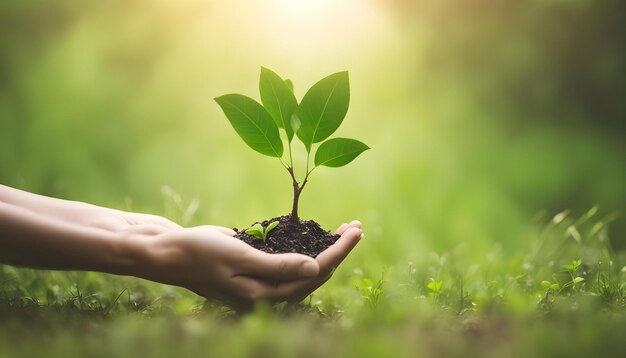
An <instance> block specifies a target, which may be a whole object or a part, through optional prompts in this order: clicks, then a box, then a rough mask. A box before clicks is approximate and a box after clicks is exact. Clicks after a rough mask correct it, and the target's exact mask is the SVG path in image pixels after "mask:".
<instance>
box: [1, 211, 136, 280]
mask: <svg viewBox="0 0 626 358" xmlns="http://www.w3.org/2000/svg"><path fill="white" fill-rule="evenodd" d="M143 247H144V246H143V243H142V242H141V240H139V241H136V242H133V241H132V240H129V239H128V238H127V237H125V236H124V235H121V234H119V233H116V232H113V231H109V230H106V229H102V228H94V227H89V226H84V225H76V224H72V223H69V222H67V221H64V220H59V219H56V218H54V217H52V218H51V217H48V216H45V215H41V214H38V213H36V212H33V211H31V210H28V209H25V208H23V207H19V206H15V205H12V204H8V203H6V202H0V262H2V263H6V264H11V265H17V266H25V267H33V268H47V269H56V270H88V271H100V272H109V273H115V274H129V275H132V274H134V273H135V272H136V271H137V269H138V266H139V262H140V260H141V258H142V255H143Z"/></svg>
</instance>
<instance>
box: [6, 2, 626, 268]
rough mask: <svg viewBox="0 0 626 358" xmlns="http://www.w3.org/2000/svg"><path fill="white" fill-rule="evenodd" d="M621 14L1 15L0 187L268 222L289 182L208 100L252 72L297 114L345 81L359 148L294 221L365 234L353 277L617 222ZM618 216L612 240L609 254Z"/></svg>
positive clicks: (551, 6) (83, 7)
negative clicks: (331, 80) (550, 220)
mask: <svg viewBox="0 0 626 358" xmlns="http://www.w3.org/2000/svg"><path fill="white" fill-rule="evenodd" d="M625 7H626V6H625V5H624V3H623V2H620V1H617V0H615V1H612V0H594V1H592V0H570V1H565V0H527V1H502V0H474V1H440V0H439V1H410V0H395V1H382V0H341V1H337V0H335V1H333V0H309V1H305V0H301V1H295V0H266V1H244V0H213V1H210V0H202V1H196V0H185V1H165V0H161V1H154V0H150V1H149V0H123V1H122V0H113V1H106V2H91V1H70V0H56V1H44V0H29V1H4V2H2V3H0V29H1V31H0V183H2V184H5V185H9V186H13V187H17V188H21V189H25V190H29V191H33V192H36V193H40V194H45V195H50V196H56V197H61V198H67V199H72V200H80V201H87V202H90V203H94V204H99V205H106V206H112V207H115V208H119V209H124V210H134V211H145V212H151V213H156V214H161V215H168V216H170V217H172V215H173V214H172V215H170V214H168V213H169V211H168V210H169V209H168V205H170V204H171V200H170V201H168V200H169V199H168V197H169V198H170V199H171V197H172V196H174V197H175V200H174V201H173V202H174V203H175V205H179V204H180V205H179V206H181V207H182V208H187V207H188V206H189V204H190V203H192V202H195V203H197V204H198V205H197V211H196V213H195V215H193V219H190V220H188V221H189V222H186V223H185V224H188V225H195V224H200V223H211V224H217V225H223V226H229V227H240V228H241V227H245V226H247V225H250V224H252V223H253V222H255V221H257V220H262V219H266V218H269V217H273V216H276V215H282V214H286V213H287V212H289V209H290V202H291V190H292V189H291V186H290V179H289V176H288V174H287V173H286V171H285V170H284V169H283V168H282V167H281V165H280V163H279V162H278V161H277V160H275V159H272V158H269V157H263V156H260V155H259V154H257V153H255V152H254V151H252V150H251V149H249V148H248V147H247V146H246V145H245V144H244V143H243V141H242V140H241V139H240V138H239V137H238V136H237V134H236V133H235V132H234V130H233V129H232V128H231V127H230V124H229V123H228V121H227V120H226V118H225V116H224V115H223V113H221V111H220V109H219V107H218V106H217V104H216V103H215V102H214V101H213V98H214V97H216V96H219V95H222V94H225V93H232V92H238V93H243V94H247V95H249V96H251V97H253V98H256V99H257V100H258V99H259V95H258V76H259V70H260V67H261V66H265V67H268V68H270V69H273V70H274V71H276V72H277V73H279V74H280V75H281V76H283V77H285V78H290V79H291V80H293V82H294V85H295V92H296V96H297V97H298V99H301V98H302V96H303V95H304V93H305V92H306V90H307V89H308V88H309V87H310V86H311V85H312V84H313V83H315V82H316V81H317V80H319V79H321V78H322V77H324V76H326V75H328V74H331V73H333V72H336V71H341V70H348V71H350V80H351V83H350V85H351V91H352V97H351V106H350V110H349V112H348V116H347V117H346V119H345V121H344V124H343V125H342V127H341V128H340V129H339V130H338V132H337V133H336V134H335V135H336V136H342V137H352V138H356V139H359V140H362V141H364V142H365V143H367V144H368V145H369V146H370V147H371V148H372V150H371V151H367V152H366V153H364V154H363V155H362V156H361V157H359V158H358V159H357V160H355V162H353V163H352V164H350V165H349V166H347V167H344V168H338V169H334V168H321V169H319V170H316V172H315V173H314V175H313V177H312V178H311V181H310V184H309V186H307V188H306V190H305V191H304V193H303V196H302V199H301V209H300V210H301V216H302V217H303V218H307V219H308V218H313V219H316V220H317V221H319V222H320V223H321V224H322V225H323V226H325V227H327V228H328V229H333V228H335V227H336V226H338V225H339V224H341V223H342V222H345V221H349V220H352V219H354V218H358V219H360V220H361V221H363V223H364V227H365V230H366V233H367V238H368V240H367V242H366V244H365V243H364V244H362V245H360V247H359V248H358V249H357V250H356V252H355V253H354V256H353V257H354V260H357V262H365V261H367V262H368V263H377V264H379V265H387V264H390V263H392V262H394V261H395V260H406V259H408V258H410V256H411V255H412V253H415V252H422V251H424V250H435V251H440V250H449V249H451V248H454V247H457V246H459V245H465V246H467V247H468V248H466V250H469V253H473V254H481V253H484V252H486V251H485V250H491V249H492V248H494V247H497V248H499V249H501V250H503V252H505V253H507V252H515V251H516V250H518V249H520V248H522V247H526V240H527V235H528V232H529V231H531V230H533V223H534V222H535V220H536V219H537V218H538V217H539V218H540V217H542V215H549V216H552V215H554V214H555V213H557V212H560V211H562V210H565V209H570V210H571V211H572V212H573V213H577V214H582V213H584V212H586V211H587V210H588V209H589V208H591V207H592V206H594V205H598V206H599V208H600V210H601V212H603V213H604V214H605V215H609V214H611V213H619V212H620V211H622V210H623V209H624V203H625V202H626V185H625V183H626V149H625V148H624V139H625V134H626V133H625V128H626V124H625V121H624V118H625V114H626V101H625V100H624V98H625V96H624V95H625V91H626V90H625V87H624V83H626V81H625V80H626V67H625V64H626V61H625V56H626V47H625V46H624V43H623V38H622V35H621V34H623V33H624V30H626V29H624V27H626V22H624V21H623V14H624V10H625V9H624V8H625ZM296 153H299V154H302V148H298V151H297V152H296ZM299 157H301V155H299ZM299 164H300V165H301V166H300V167H302V164H303V160H300V161H299ZM174 192H176V193H177V194H176V193H174ZM173 193H174V194H173ZM168 203H170V204H168ZM192 206H193V207H195V204H194V205H192ZM172 218H173V219H175V220H181V219H180V218H178V217H172ZM615 218H616V219H615V220H614V221H613V222H612V223H611V224H610V238H611V240H612V242H613V245H614V247H616V248H625V247H626V240H625V238H624V235H625V234H626V225H625V224H624V220H623V217H622V216H619V215H617V216H616V217H615Z"/></svg>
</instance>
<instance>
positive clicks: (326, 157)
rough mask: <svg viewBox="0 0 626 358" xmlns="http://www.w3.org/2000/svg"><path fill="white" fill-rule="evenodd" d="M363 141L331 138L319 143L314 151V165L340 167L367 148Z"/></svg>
mask: <svg viewBox="0 0 626 358" xmlns="http://www.w3.org/2000/svg"><path fill="white" fill-rule="evenodd" d="M368 149H369V147H368V146H367V145H365V143H362V142H359V141H358V140H355V139H348V138H333V139H329V140H327V141H325V142H324V143H322V144H321V145H320V147H319V148H318V149H317V152H316V153H315V165H324V166H327V167H342V166H344V165H346V164H348V163H350V162H351V161H353V160H354V159H355V158H356V157H358V156H359V154H361V153H363V152H364V151H366V150H368Z"/></svg>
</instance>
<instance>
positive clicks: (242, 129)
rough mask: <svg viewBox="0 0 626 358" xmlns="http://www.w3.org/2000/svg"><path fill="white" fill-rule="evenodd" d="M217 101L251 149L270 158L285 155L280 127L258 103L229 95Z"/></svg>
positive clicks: (218, 98) (235, 95) (243, 97)
mask: <svg viewBox="0 0 626 358" xmlns="http://www.w3.org/2000/svg"><path fill="white" fill-rule="evenodd" d="M215 101H216V102H217V104H219V105H220V107H222V110H223V111H224V114H225V115H226V118H228V120H229V121H230V124H232V125H233V128H234V129H235V131H236V132H237V134H239V136H240V137H241V139H243V141H244V142H246V144H248V145H249V146H250V148H252V149H254V150H256V151H257V152H259V153H261V154H265V155H269V156H270V157H281V156H282V155H283V142H282V141H281V139H280V135H279V134H278V127H277V126H276V123H274V120H273V119H272V117H271V116H270V114H269V113H267V111H266V110H265V108H263V106H261V105H260V104H259V103H258V102H257V101H255V100H253V99H252V98H250V97H246V96H243V95H240V94H227V95H224V96H221V97H217V98H215Z"/></svg>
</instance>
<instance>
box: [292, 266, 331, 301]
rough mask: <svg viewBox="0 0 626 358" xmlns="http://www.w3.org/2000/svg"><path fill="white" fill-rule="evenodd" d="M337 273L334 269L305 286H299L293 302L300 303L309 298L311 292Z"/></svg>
mask: <svg viewBox="0 0 626 358" xmlns="http://www.w3.org/2000/svg"><path fill="white" fill-rule="evenodd" d="M334 273H335V269H332V270H331V271H330V273H329V274H328V275H326V276H324V277H320V278H317V279H315V280H313V282H311V283H308V284H306V285H304V286H303V287H299V288H298V291H297V293H296V294H294V295H293V296H294V299H293V301H291V302H292V303H298V302H301V301H302V300H304V299H305V298H307V297H308V296H309V295H310V294H312V293H313V292H315V290H317V289H318V288H319V287H320V286H321V285H323V284H325V283H326V281H328V280H330V278H331V277H332V276H333V274H334Z"/></svg>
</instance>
